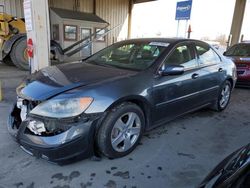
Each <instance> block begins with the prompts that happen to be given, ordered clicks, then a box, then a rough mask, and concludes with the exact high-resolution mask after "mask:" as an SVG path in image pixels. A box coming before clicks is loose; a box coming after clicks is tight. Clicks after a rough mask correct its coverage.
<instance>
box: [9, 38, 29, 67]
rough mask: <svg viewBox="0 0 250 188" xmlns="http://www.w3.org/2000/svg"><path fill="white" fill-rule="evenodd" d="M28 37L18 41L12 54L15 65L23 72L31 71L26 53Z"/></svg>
mask: <svg viewBox="0 0 250 188" xmlns="http://www.w3.org/2000/svg"><path fill="white" fill-rule="evenodd" d="M26 49H27V43H26V37H22V38H20V39H18V40H17V41H16V42H15V43H14V45H13V47H12V49H11V52H10V57H11V60H12V62H13V63H14V65H15V66H16V67H18V68H20V69H22V70H29V61H28V57H27V54H25V53H26Z"/></svg>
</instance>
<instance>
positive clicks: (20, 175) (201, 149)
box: [0, 64, 250, 188]
mask: <svg viewBox="0 0 250 188" xmlns="http://www.w3.org/2000/svg"><path fill="white" fill-rule="evenodd" d="M26 74H27V73H26V72H23V71H20V70H18V69H16V68H15V67H7V66H4V65H1V64H0V80H1V81H3V83H4V84H3V85H4V95H5V96H4V98H5V99H4V101H2V102H0V188H2V187H6V188H7V187H8V188H11V187H18V188H23V187H25V188H26V187H27V188H32V187H42V188H43V187H57V188H60V187H63V188H68V187H82V188H92V187H93V188H102V187H107V188H116V187H117V188H118V187H122V188H123V187H124V188H125V187H126V188H132V187H133V188H135V187H137V188H141V187H142V188H148V187H149V188H151V187H157V188H161V187H164V188H188V187H195V186H196V185H197V184H198V183H199V182H200V181H201V180H202V179H203V178H204V176H206V174H207V173H208V172H209V171H210V170H212V168H213V167H214V166H215V165H216V164H217V163H218V162H219V161H220V160H222V159H223V158H224V157H225V156H227V155H228V154H229V153H231V152H232V151H234V150H235V149H237V148H239V147H240V146H243V145H245V144H247V143H248V142H250V116H249V114H250V113H249V112H250V98H249V96H250V90H249V89H235V90H234V92H233V96H232V99H231V104H230V105H229V106H228V108H227V109H226V110H225V111H224V112H221V113H217V112H212V111H209V110H201V111H199V112H196V113H192V114H189V115H186V116H185V117H182V118H179V119H177V120H175V121H173V122H170V123H168V124H167V125H165V126H163V127H160V128H157V129H155V130H153V131H151V132H150V133H147V134H145V136H144V137H143V138H142V141H141V144H140V145H139V146H138V147H137V149H136V150H135V151H134V152H132V153H131V154H130V155H128V156H126V157H124V158H121V159H115V160H109V159H106V158H103V159H102V160H101V161H99V162H97V161H91V160H90V159H87V160H83V161H80V162H77V163H74V164H70V165H67V166H57V165H53V164H50V163H48V162H46V161H43V160H41V159H36V158H34V157H31V156H29V155H27V154H26V153H24V152H23V151H22V150H21V149H20V148H19V146H18V145H17V144H16V143H15V142H14V141H13V140H12V138H11V137H10V135H9V134H8V132H7V128H6V120H7V116H8V110H9V108H10V105H11V103H12V102H13V101H14V99H15V87H16V86H17V85H18V83H19V82H20V80H21V79H22V78H23V77H24V76H25V75H26Z"/></svg>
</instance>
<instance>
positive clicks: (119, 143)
mask: <svg viewBox="0 0 250 188" xmlns="http://www.w3.org/2000/svg"><path fill="white" fill-rule="evenodd" d="M144 126H145V118H144V114H143V112H142V110H141V109H140V108H139V107H138V106H137V105H135V104H133V103H123V104H122V105H119V106H117V107H115V108H113V109H112V110H111V111H110V112H109V114H108V115H107V117H106V119H105V120H104V122H103V124H102V126H101V127H100V129H99V131H98V134H97V145H98V148H99V150H100V151H101V153H102V154H104V155H105V156H106V157H108V158H119V157H123V156H125V155H127V154H129V153H130V152H132V151H133V150H134V149H135V147H136V146H137V145H138V143H139V141H140V139H141V136H142V133H143V130H144Z"/></svg>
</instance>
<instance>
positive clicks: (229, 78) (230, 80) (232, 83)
mask: <svg viewBox="0 0 250 188" xmlns="http://www.w3.org/2000/svg"><path fill="white" fill-rule="evenodd" d="M226 80H227V81H229V82H230V84H231V89H233V88H234V81H233V78H231V77H228V78H227V79H226Z"/></svg>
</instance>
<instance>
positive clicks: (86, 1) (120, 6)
mask: <svg viewBox="0 0 250 188" xmlns="http://www.w3.org/2000/svg"><path fill="white" fill-rule="evenodd" d="M93 2H94V1H93V0H67V1H62V0H49V6H50V7H56V8H63V9H69V10H77V11H82V12H90V13H93V11H94V3H93ZM128 8H129V0H96V14H97V15H98V16H100V17H101V18H102V19H104V20H105V21H107V22H108V23H110V27H109V28H113V27H115V26H118V25H120V24H121V26H120V27H119V28H117V29H115V30H113V31H112V32H110V33H109V34H108V36H107V43H108V44H112V43H113V42H116V41H117V40H124V39H126V38H127V33H128Z"/></svg>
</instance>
